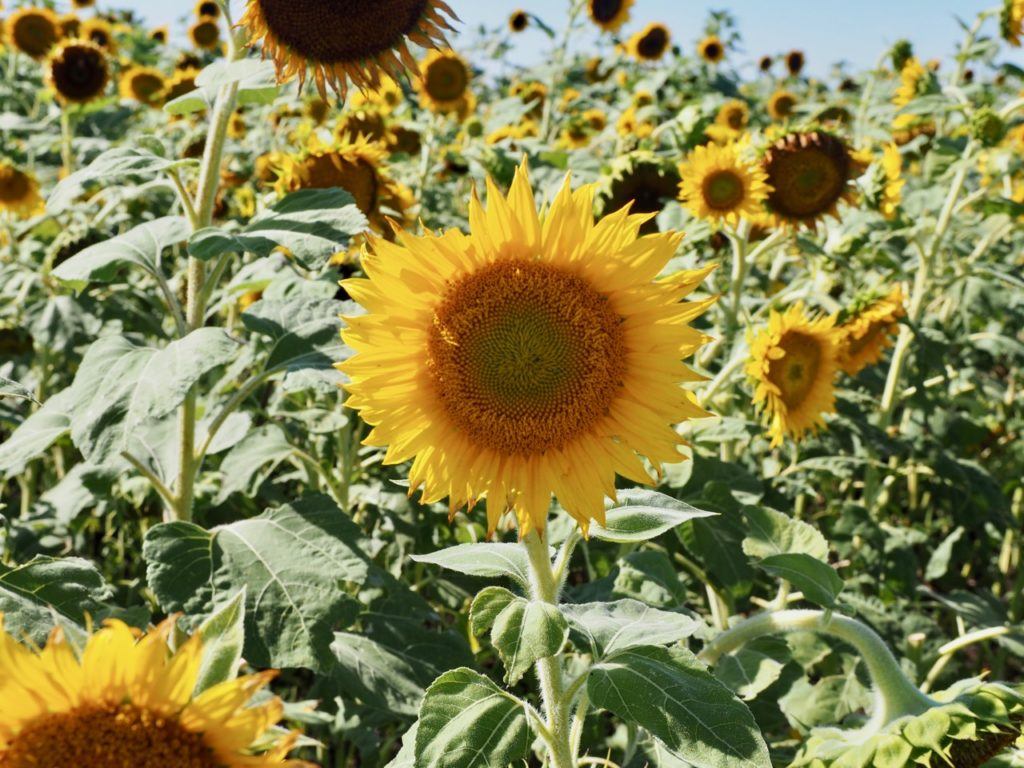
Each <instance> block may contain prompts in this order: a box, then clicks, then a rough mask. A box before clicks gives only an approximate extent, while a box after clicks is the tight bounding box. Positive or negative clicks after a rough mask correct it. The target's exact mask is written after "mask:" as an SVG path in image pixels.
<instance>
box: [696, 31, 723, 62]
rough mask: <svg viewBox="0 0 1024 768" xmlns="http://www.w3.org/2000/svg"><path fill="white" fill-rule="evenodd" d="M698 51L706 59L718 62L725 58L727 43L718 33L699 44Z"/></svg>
mask: <svg viewBox="0 0 1024 768" xmlns="http://www.w3.org/2000/svg"><path fill="white" fill-rule="evenodd" d="M697 53H698V54H700V57H701V58H702V59H704V61H706V62H708V63H710V64H717V63H718V62H720V61H721V60H722V59H724V58H725V45H723V44H722V40H721V38H719V37H718V35H709V36H707V37H705V38H704V39H703V40H701V41H700V42H699V43H698V44H697Z"/></svg>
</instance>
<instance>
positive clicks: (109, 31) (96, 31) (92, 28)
mask: <svg viewBox="0 0 1024 768" xmlns="http://www.w3.org/2000/svg"><path fill="white" fill-rule="evenodd" d="M80 34H81V36H82V37H83V38H84V39H86V40H88V41H89V42H91V43H95V44H96V45H98V46H99V47H100V48H102V49H103V50H105V51H106V52H107V53H113V52H114V51H116V50H117V43H116V42H115V40H114V27H113V25H111V23H110V22H109V21H107V20H106V19H101V18H98V17H93V18H91V19H86V20H85V21H83V22H82V29H81V32H80Z"/></svg>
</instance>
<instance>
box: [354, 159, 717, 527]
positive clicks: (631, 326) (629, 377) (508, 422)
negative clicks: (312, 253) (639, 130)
mask: <svg viewBox="0 0 1024 768" xmlns="http://www.w3.org/2000/svg"><path fill="white" fill-rule="evenodd" d="M487 186H488V196H487V197H488V205H487V208H486V210H485V209H484V207H483V206H482V205H481V204H480V202H479V201H478V200H477V199H476V197H475V196H474V197H473V198H471V200H470V212H469V222H470V234H469V235H464V234H463V233H461V232H459V231H456V230H452V231H449V232H446V233H444V234H440V235H438V234H431V233H427V234H425V235H423V236H414V235H409V234H403V235H400V238H399V243H398V244H389V243H386V242H381V241H379V240H374V241H372V242H371V250H372V253H371V254H368V255H367V256H366V257H365V258H364V260H363V268H364V269H365V271H366V274H367V275H368V278H367V279H350V280H346V281H345V282H344V283H343V285H344V287H345V288H346V289H347V290H348V292H349V293H350V294H351V295H352V296H353V297H354V298H355V299H356V300H357V301H358V302H359V303H361V304H362V305H363V306H364V307H365V308H366V310H367V314H365V315H362V316H358V317H352V318H348V319H347V328H346V329H345V330H344V331H343V332H342V335H343V337H344V339H345V341H346V343H347V344H348V345H349V346H350V347H351V348H352V349H353V350H354V351H355V354H354V355H353V356H352V357H351V358H349V359H348V360H347V361H345V362H344V363H339V364H338V368H339V369H340V370H342V371H343V372H344V373H345V374H347V375H348V377H349V379H350V381H349V383H348V384H347V385H346V388H347V389H348V391H349V399H348V405H350V406H352V407H353V408H356V409H357V410H359V411H360V414H361V415H362V417H363V419H364V420H365V421H367V422H368V423H369V424H371V425H372V426H373V427H374V429H373V431H372V432H371V433H370V435H369V436H368V438H367V440H366V442H367V444H369V445H375V446H388V450H387V453H386V455H385V458H384V462H385V463H386V464H398V463H401V462H404V461H408V460H410V459H411V460H412V467H411V469H410V471H409V486H410V488H411V489H412V490H415V489H419V488H422V491H423V502H424V503H432V502H436V501H439V500H441V499H443V498H445V497H446V496H447V497H448V500H449V507H450V509H451V510H452V512H454V511H455V510H458V509H459V508H461V507H464V506H468V507H472V506H473V505H474V504H475V502H476V501H477V500H478V499H482V498H485V499H486V501H487V519H488V527H489V528H490V529H491V530H494V529H495V528H496V526H497V524H498V521H499V520H500V518H501V516H502V515H503V513H504V512H505V511H506V509H512V510H514V512H515V514H516V517H517V519H518V523H519V533H520V535H521V536H524V535H526V534H527V533H529V532H530V531H532V530H535V529H538V530H543V529H544V527H545V524H546V520H547V515H548V508H549V506H550V504H551V495H552V493H554V494H555V495H556V496H557V497H558V500H559V502H560V503H561V505H562V506H563V507H564V508H565V509H566V510H567V511H568V512H569V513H570V514H571V515H572V516H573V517H574V518H575V519H576V520H577V521H579V523H580V525H581V527H582V528H584V530H586V528H587V527H588V525H589V523H590V521H591V520H597V521H599V522H600V521H602V520H603V518H604V509H605V506H604V498H605V497H606V496H607V497H610V498H614V497H615V476H616V474H619V475H623V476H624V477H627V478H629V479H631V480H633V481H635V482H643V483H646V482H650V477H649V475H648V472H647V470H646V469H645V467H644V465H643V463H642V462H641V460H640V459H639V457H638V455H637V454H640V455H642V456H646V457H647V458H648V459H649V460H650V461H651V462H652V463H653V464H655V465H658V464H661V463H662V462H677V461H679V458H680V453H679V443H680V438H679V436H678V435H677V434H676V432H675V430H674V429H673V428H672V426H671V425H672V424H674V423H677V422H680V421H683V420H686V419H690V418H699V417H702V416H705V415H707V414H706V413H705V411H703V409H701V408H700V407H699V405H698V404H697V402H696V399H695V398H694V396H693V394H692V393H691V392H689V391H687V390H686V389H683V388H682V387H681V386H680V384H681V383H684V382H688V381H694V380H696V379H697V378H698V377H697V376H696V374H694V372H693V371H691V370H690V369H689V368H688V367H687V366H686V365H685V364H684V363H683V362H682V360H683V358H685V357H688V356H689V355H691V354H693V352H694V351H695V350H697V349H698V348H699V347H700V346H701V345H702V344H703V343H704V342H705V340H706V337H705V336H704V335H703V334H702V333H701V332H699V331H697V330H695V329H693V328H690V327H689V326H688V325H687V324H688V323H689V322H690V321H691V320H693V319H694V318H696V317H697V316H699V315H700V314H701V313H703V312H704V311H705V310H706V308H707V307H708V305H709V304H710V303H711V302H712V301H713V299H707V300H702V301H695V302H687V301H682V299H683V298H684V297H686V296H687V295H688V294H689V293H691V292H692V291H693V290H694V289H695V288H696V287H697V286H698V285H700V283H701V282H702V281H703V279H704V277H705V276H706V275H707V274H708V272H709V271H710V269H701V270H695V271H691V272H681V273H677V274H675V275H674V276H672V277H670V278H667V279H664V280H655V279H654V278H655V276H656V275H658V273H659V272H661V270H662V269H663V268H664V266H665V264H666V263H667V262H668V260H669V259H670V258H672V256H673V255H674V253H675V251H676V248H677V247H678V245H679V242H680V239H681V236H680V235H679V234H677V233H666V234H660V235H655V236H652V237H646V238H638V234H639V228H640V225H641V223H642V222H643V221H644V219H645V217H643V216H631V215H627V213H626V212H625V211H617V212H615V213H614V214H612V215H610V216H608V217H606V218H604V219H602V220H600V221H598V222H597V223H595V222H594V218H593V196H594V189H593V187H592V186H584V187H582V188H580V189H579V190H577V191H575V192H573V191H571V189H570V187H569V184H568V180H567V181H566V184H565V185H564V186H563V187H562V190H561V191H560V192H559V193H558V195H557V196H556V198H555V200H554V202H553V203H552V204H551V206H550V208H548V209H547V210H546V211H544V212H542V213H541V214H538V211H537V206H536V203H535V201H534V197H533V193H532V191H531V189H530V182H529V179H528V177H527V173H526V168H525V166H524V167H521V168H520V169H519V170H518V172H517V173H516V175H515V179H514V180H513V182H512V188H511V190H510V191H509V194H508V197H507V198H506V197H504V196H502V195H501V193H500V192H499V191H498V190H497V189H496V188H495V186H494V184H493V183H492V182H490V181H488V184H487Z"/></svg>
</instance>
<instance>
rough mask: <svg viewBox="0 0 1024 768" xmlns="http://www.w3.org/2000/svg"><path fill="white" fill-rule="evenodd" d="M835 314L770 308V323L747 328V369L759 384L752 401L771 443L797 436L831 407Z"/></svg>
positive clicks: (817, 423)
mask: <svg viewBox="0 0 1024 768" xmlns="http://www.w3.org/2000/svg"><path fill="white" fill-rule="evenodd" d="M835 321H836V318H835V315H831V316H828V317H817V318H813V319H812V318H810V317H808V316H807V315H806V314H805V313H804V308H803V305H802V304H796V305H794V306H792V307H790V308H789V309H788V310H786V311H785V312H784V313H779V312H776V311H775V310H774V309H773V310H772V311H771V316H770V317H769V319H768V327H767V328H764V329H762V330H761V331H760V332H759V333H757V334H756V335H754V334H753V333H751V332H748V341H749V343H750V360H749V361H748V362H747V366H746V372H747V375H748V376H750V377H751V378H752V379H753V380H754V381H755V382H756V384H757V387H756V389H755V392H754V404H755V405H757V406H759V408H760V410H761V411H762V416H763V421H764V424H765V426H766V427H768V435H769V436H770V437H771V439H772V442H771V445H772V447H773V448H775V447H776V446H779V445H781V444H782V441H783V438H784V437H786V436H789V437H791V438H793V439H794V440H800V439H801V438H802V437H803V436H804V434H805V433H806V432H808V431H815V430H816V429H817V428H818V427H819V426H820V425H821V424H823V423H824V419H823V414H826V413H831V412H833V411H834V410H835V377H836V371H837V370H838V358H839V341H840V339H841V338H842V334H841V333H840V331H839V330H838V329H836V327H835Z"/></svg>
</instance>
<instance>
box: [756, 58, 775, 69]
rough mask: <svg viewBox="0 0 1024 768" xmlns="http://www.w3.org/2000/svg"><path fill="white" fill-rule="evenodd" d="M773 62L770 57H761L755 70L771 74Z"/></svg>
mask: <svg viewBox="0 0 1024 768" xmlns="http://www.w3.org/2000/svg"><path fill="white" fill-rule="evenodd" d="M774 63H775V60H774V59H773V58H772V57H771V56H762V57H761V58H760V59H758V61H757V68H758V69H759V70H761V71H762V72H771V71H772V65H773V64H774Z"/></svg>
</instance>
